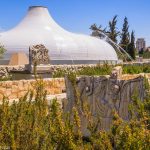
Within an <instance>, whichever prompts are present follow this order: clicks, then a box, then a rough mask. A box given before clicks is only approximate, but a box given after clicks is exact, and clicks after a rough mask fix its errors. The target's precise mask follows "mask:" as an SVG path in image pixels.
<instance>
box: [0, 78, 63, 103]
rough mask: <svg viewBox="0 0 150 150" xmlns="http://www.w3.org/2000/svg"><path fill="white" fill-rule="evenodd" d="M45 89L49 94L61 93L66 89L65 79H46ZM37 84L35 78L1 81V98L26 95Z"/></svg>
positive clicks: (15, 97)
mask: <svg viewBox="0 0 150 150" xmlns="http://www.w3.org/2000/svg"><path fill="white" fill-rule="evenodd" d="M43 81H44V85H45V89H46V90H47V94H48V95H55V94H61V93H62V92H63V90H64V89H65V81H64V79H63V78H59V79H44V80H43ZM36 84H37V82H36V81H35V80H19V81H1V82H0V100H1V99H2V98H3V96H6V97H8V99H17V98H20V97H22V96H24V95H25V94H26V93H27V92H28V90H34V86H35V85H36Z"/></svg>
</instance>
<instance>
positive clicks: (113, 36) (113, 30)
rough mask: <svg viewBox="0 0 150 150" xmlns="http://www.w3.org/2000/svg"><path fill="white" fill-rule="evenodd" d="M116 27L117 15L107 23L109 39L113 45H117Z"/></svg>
mask: <svg viewBox="0 0 150 150" xmlns="http://www.w3.org/2000/svg"><path fill="white" fill-rule="evenodd" d="M116 25H117V15H115V16H114V17H113V19H112V21H109V30H108V36H109V38H110V39H111V40H112V41H114V42H115V43H117V37H118V35H119V32H118V31H117V27H116Z"/></svg>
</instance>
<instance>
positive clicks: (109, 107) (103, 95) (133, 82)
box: [65, 75, 144, 133]
mask: <svg viewBox="0 0 150 150" xmlns="http://www.w3.org/2000/svg"><path fill="white" fill-rule="evenodd" d="M127 77H128V78H127ZM143 84H144V78H143V77H142V76H139V75H138V77H137V75H136V76H134V75H133V76H128V75H125V76H122V78H119V79H115V78H112V77H111V76H94V77H90V76H83V77H80V78H77V79H76V83H75V85H73V82H72V81H70V80H69V79H68V78H66V89H67V104H66V107H65V111H69V112H71V111H72V108H73V107H74V106H75V105H76V101H77V98H78V100H79V101H80V104H81V105H80V108H79V109H80V110H79V112H80V115H81V118H82V126H83V132H84V133H87V131H86V125H87V124H86V123H87V119H86V118H85V117H84V111H83V106H84V103H87V104H88V105H89V109H90V110H89V111H90V112H91V113H92V116H93V118H97V117H100V118H101V123H100V128H102V129H109V128H110V125H111V121H112V117H113V113H112V112H113V110H116V111H117V112H118V113H119V115H120V117H122V119H124V120H128V119H129V117H130V116H129V113H128V106H129V104H130V103H131V102H132V96H134V95H136V96H137V98H139V99H141V100H143V98H144V86H143ZM75 93H76V94H77V95H76V94H75Z"/></svg>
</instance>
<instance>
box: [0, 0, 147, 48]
mask: <svg viewBox="0 0 150 150" xmlns="http://www.w3.org/2000/svg"><path fill="white" fill-rule="evenodd" d="M0 5H1V9H0V32H1V31H5V30H9V29H11V28H12V27H14V26H15V25H17V24H18V23H19V22H20V21H21V20H22V18H23V17H24V16H25V14H26V12H27V9H28V7H29V6H33V5H42V6H46V7H48V9H49V12H50V14H51V16H52V17H53V18H54V20H55V21H56V22H57V23H58V24H59V25H61V26H62V27H63V28H65V29H66V30H68V31H71V32H76V33H85V34H90V33H91V32H90V29H89V27H90V25H91V24H93V23H96V24H97V25H102V26H103V27H106V26H108V21H109V20H111V19H112V18H113V16H114V15H118V28H119V29H121V28H122V23H123V19H124V17H125V16H127V18H128V20H129V25H130V31H131V30H134V31H135V35H136V38H141V37H143V38H145V39H146V42H147V46H150V8H149V7H150V0H12V1H11V0H1V2H0Z"/></svg>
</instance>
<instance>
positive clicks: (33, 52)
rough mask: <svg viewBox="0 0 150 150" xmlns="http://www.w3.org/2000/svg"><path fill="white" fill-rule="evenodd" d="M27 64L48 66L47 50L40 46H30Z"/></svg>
mask: <svg viewBox="0 0 150 150" xmlns="http://www.w3.org/2000/svg"><path fill="white" fill-rule="evenodd" d="M29 62H30V64H31V65H34V64H35V62H36V63H37V65H40V64H49V55H48V49H47V48H46V47H45V46H44V45H42V44H40V45H33V46H30V47H29Z"/></svg>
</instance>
